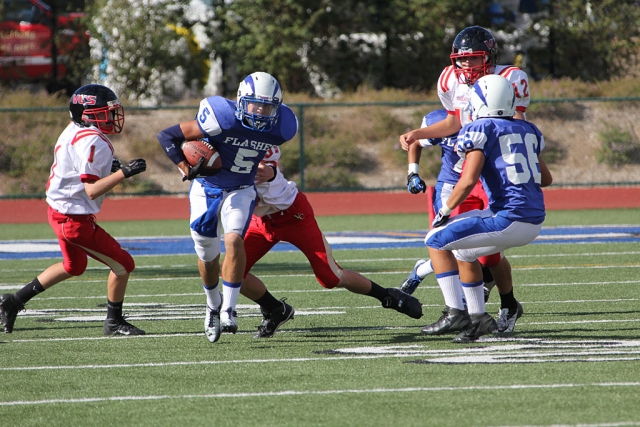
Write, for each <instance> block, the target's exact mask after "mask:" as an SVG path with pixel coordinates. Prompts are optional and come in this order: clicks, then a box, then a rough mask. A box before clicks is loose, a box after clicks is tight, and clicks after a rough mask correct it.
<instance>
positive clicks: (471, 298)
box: [461, 281, 487, 314]
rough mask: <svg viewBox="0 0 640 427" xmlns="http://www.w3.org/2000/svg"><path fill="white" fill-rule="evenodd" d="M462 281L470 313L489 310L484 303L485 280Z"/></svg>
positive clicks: (480, 312)
mask: <svg viewBox="0 0 640 427" xmlns="http://www.w3.org/2000/svg"><path fill="white" fill-rule="evenodd" d="M461 283H462V290H463V291H464V297H465V298H466V300H467V311H468V312H469V314H482V313H484V312H486V311H487V309H486V307H485V305H484V287H483V286H482V285H483V284H484V282H482V281H479V282H475V283H464V282H461Z"/></svg>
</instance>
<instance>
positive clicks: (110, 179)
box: [84, 159, 147, 200]
mask: <svg viewBox="0 0 640 427" xmlns="http://www.w3.org/2000/svg"><path fill="white" fill-rule="evenodd" d="M146 170H147V162H146V161H145V160H144V159H134V160H131V161H130V162H129V163H127V164H122V166H121V167H120V169H119V170H117V171H116V172H114V173H112V174H110V175H107V176H105V177H104V178H101V179H99V180H97V181H92V182H85V183H84V191H86V193H87V196H89V198H90V199H91V200H95V199H97V198H98V197H100V196H102V195H103V194H106V193H107V192H108V191H110V190H111V189H112V188H113V187H115V186H116V185H118V184H120V183H121V182H122V181H124V180H125V179H127V178H130V177H132V176H134V175H137V174H139V173H142V172H144V171H146Z"/></svg>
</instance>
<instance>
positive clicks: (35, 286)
mask: <svg viewBox="0 0 640 427" xmlns="http://www.w3.org/2000/svg"><path fill="white" fill-rule="evenodd" d="M40 292H44V288H43V287H42V285H41V284H40V281H39V280H38V278H37V277H36V278H35V279H33V280H32V281H31V282H29V284H27V285H25V286H24V287H23V288H22V289H20V290H19V291H18V292H16V296H17V297H18V298H19V299H20V301H22V302H23V303H26V302H27V301H29V300H30V299H31V298H33V297H35V296H36V295H38V294H39V293H40Z"/></svg>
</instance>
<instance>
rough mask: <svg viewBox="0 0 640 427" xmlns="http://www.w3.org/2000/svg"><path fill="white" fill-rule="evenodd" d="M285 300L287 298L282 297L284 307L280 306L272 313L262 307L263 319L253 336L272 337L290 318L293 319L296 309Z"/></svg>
mask: <svg viewBox="0 0 640 427" xmlns="http://www.w3.org/2000/svg"><path fill="white" fill-rule="evenodd" d="M285 300H286V298H282V299H281V300H280V301H281V302H282V307H278V308H277V309H275V310H273V311H272V312H271V313H269V312H267V311H265V310H263V309H262V308H261V309H260V311H261V312H262V317H263V319H262V323H261V324H260V326H258V331H257V332H256V333H255V335H254V336H253V337H254V338H271V337H272V336H273V334H275V333H276V331H277V330H278V328H279V327H280V326H282V325H283V324H284V323H285V322H287V321H288V320H289V319H293V314H294V313H295V312H296V311H295V310H294V309H293V307H291V306H290V305H289V304H287V303H286V302H284V301H285Z"/></svg>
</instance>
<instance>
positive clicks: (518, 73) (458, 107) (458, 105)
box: [438, 65, 531, 126]
mask: <svg viewBox="0 0 640 427" xmlns="http://www.w3.org/2000/svg"><path fill="white" fill-rule="evenodd" d="M494 74H499V75H501V76H502V77H504V78H506V79H507V80H509V82H511V84H512V85H513V88H514V90H515V92H516V103H515V106H516V111H520V112H522V113H524V112H525V111H527V107H528V106H529V101H530V100H531V98H530V96H529V77H528V76H527V73H525V72H524V71H522V70H521V69H520V68H518V67H516V66H513V65H497V66H496V69H495V71H494ZM472 90H473V86H468V85H466V84H464V83H462V82H461V81H460V80H459V79H458V78H456V73H455V72H454V68H453V65H450V66H448V67H447V68H445V69H444V70H443V71H442V74H440V78H438V96H439V97H440V102H442V105H443V106H444V108H445V109H446V110H447V112H448V113H449V114H455V115H456V116H458V119H459V120H460V124H461V125H462V126H464V125H466V124H468V123H470V122H471V104H470V103H469V97H470V96H471V91H472Z"/></svg>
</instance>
